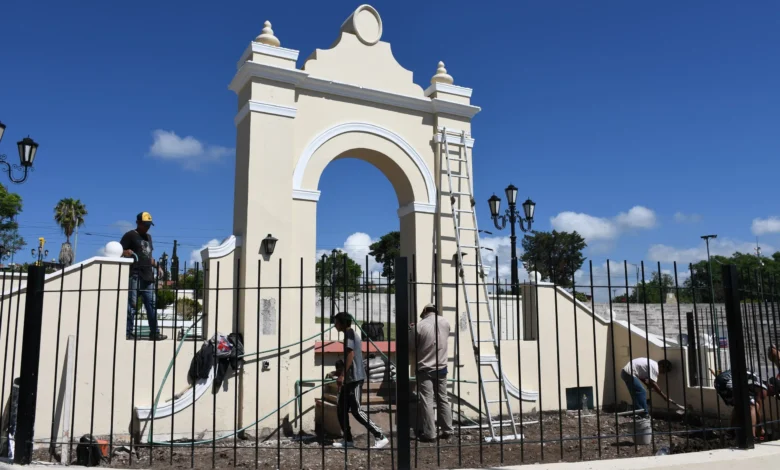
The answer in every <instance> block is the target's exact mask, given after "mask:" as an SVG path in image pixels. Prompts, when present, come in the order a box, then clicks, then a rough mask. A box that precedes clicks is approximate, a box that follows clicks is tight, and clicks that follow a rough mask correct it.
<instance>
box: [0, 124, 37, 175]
mask: <svg viewBox="0 0 780 470" xmlns="http://www.w3.org/2000/svg"><path fill="white" fill-rule="evenodd" d="M3 134H5V124H3V123H2V122H0V141H2V140H3ZM16 146H17V147H18V149H19V163H20V164H19V165H11V164H10V163H8V162H7V161H6V159H7V158H8V157H7V155H4V154H1V155H0V164H2V165H5V166H4V167H0V169H2V170H3V171H5V172H6V173H8V178H10V180H11V182H13V183H23V182H24V181H25V180H26V179H27V173H28V171H31V170H32V169H33V167H32V165H33V161H34V160H35V155H36V154H37V153H38V144H37V143H36V142H35V141H34V140H32V139H31V138H30V137H29V136H27V137H25V138H24V139H22V140H20V141H19V142H17V143H16ZM12 168H13V169H15V170H21V171H24V174H23V175H22V177H21V178H18V179H17V178H14V175H13V174H12V172H11V169H12Z"/></svg>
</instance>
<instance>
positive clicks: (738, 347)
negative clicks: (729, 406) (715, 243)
mask: <svg viewBox="0 0 780 470" xmlns="http://www.w3.org/2000/svg"><path fill="white" fill-rule="evenodd" d="M722 273H723V289H724V294H725V301H726V328H727V330H728V334H729V358H730V359H731V379H732V384H733V387H734V416H735V418H736V423H737V427H738V429H737V447H739V448H740V449H752V448H753V439H752V437H753V422H752V420H751V419H750V392H749V391H748V377H747V364H746V362H745V338H744V337H743V336H742V335H743V331H742V311H741V305H740V302H739V285H738V278H737V267H736V266H735V265H733V264H729V265H724V266H723V271H722Z"/></svg>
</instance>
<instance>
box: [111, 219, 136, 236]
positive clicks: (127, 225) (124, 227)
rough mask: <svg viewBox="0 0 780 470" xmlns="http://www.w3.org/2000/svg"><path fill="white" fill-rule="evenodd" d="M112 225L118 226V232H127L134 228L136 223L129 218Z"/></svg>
mask: <svg viewBox="0 0 780 470" xmlns="http://www.w3.org/2000/svg"><path fill="white" fill-rule="evenodd" d="M111 226H112V227H114V228H116V229H117V231H118V232H120V233H125V232H129V231H130V230H132V229H134V228H135V226H136V224H134V223H133V222H130V221H129V220H117V221H116V222H114V223H113V224H111Z"/></svg>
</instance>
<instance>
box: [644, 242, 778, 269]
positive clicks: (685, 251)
mask: <svg viewBox="0 0 780 470" xmlns="http://www.w3.org/2000/svg"><path fill="white" fill-rule="evenodd" d="M755 248H756V244H755V242H743V241H738V240H731V239H729V238H716V239H714V240H711V241H710V254H711V255H720V256H731V255H733V254H734V253H735V252H737V251H739V252H740V253H753V251H754V249H755ZM761 250H762V251H763V252H764V253H774V252H775V248H774V247H773V246H771V245H762V246H761ZM647 258H648V259H651V260H653V261H660V262H662V263H672V262H674V261H676V262H677V265H678V269H680V270H681V271H682V270H683V266H680V265H685V264H688V263H696V262H698V261H701V260H704V259H707V246H706V245H705V244H704V242H702V243H701V244H700V245H699V246H696V247H692V248H676V247H673V246H668V245H662V244H657V245H652V246H651V247H650V248H649V249H648V250H647Z"/></svg>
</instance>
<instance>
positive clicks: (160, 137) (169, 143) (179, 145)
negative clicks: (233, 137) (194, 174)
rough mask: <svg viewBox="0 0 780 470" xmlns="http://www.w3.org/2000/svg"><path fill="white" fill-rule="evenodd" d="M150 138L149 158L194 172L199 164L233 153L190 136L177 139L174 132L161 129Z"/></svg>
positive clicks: (231, 150)
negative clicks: (174, 163) (169, 162)
mask: <svg viewBox="0 0 780 470" xmlns="http://www.w3.org/2000/svg"><path fill="white" fill-rule="evenodd" d="M152 137H153V138H154V141H153V142H152V145H151V146H150V147H149V155H150V156H152V157H155V158H159V159H161V160H169V161H175V162H179V163H181V164H182V165H183V166H184V168H186V169H188V170H196V169H198V168H200V166H201V164H204V163H209V162H215V161H218V160H220V159H222V158H224V157H227V156H228V155H231V154H233V153H234V152H235V150H234V149H231V148H228V147H221V146H218V145H207V144H204V143H202V142H201V141H199V140H198V139H196V138H195V137H192V136H187V137H179V136H178V135H176V133H175V132H173V131H166V130H163V129H157V130H155V131H153V132H152Z"/></svg>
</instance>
